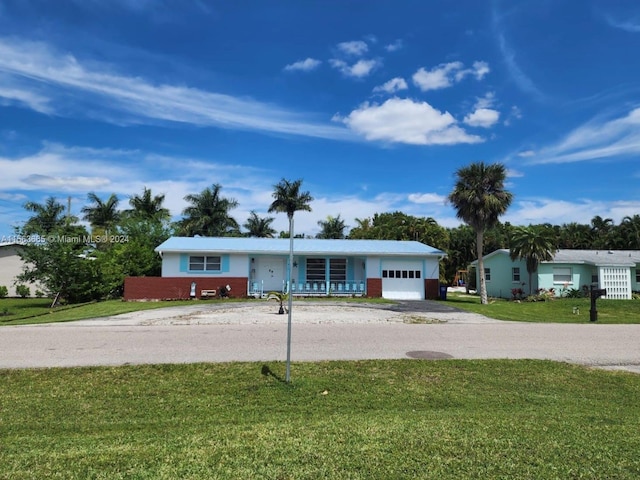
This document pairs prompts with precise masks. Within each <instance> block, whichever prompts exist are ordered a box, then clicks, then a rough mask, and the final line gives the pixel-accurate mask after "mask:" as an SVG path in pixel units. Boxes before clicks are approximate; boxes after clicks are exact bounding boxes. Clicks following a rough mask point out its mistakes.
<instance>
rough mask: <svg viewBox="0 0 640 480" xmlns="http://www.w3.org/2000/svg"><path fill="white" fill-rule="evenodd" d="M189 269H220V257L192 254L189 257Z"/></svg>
mask: <svg viewBox="0 0 640 480" xmlns="http://www.w3.org/2000/svg"><path fill="white" fill-rule="evenodd" d="M189 270H193V271H201V272H202V271H207V272H219V271H220V257H219V256H216V257H205V256H194V257H189Z"/></svg>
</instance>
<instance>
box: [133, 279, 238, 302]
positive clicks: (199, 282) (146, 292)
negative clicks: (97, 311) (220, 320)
mask: <svg viewBox="0 0 640 480" xmlns="http://www.w3.org/2000/svg"><path fill="white" fill-rule="evenodd" d="M247 280H248V279H247V278H246V277H244V278H243V277H230V278H229V277H227V278H225V277H216V278H211V277H208V278H193V277H127V278H125V280H124V299H125V300H127V301H128V300H178V299H188V298H189V294H190V292H191V282H196V296H197V298H200V292H201V291H202V290H218V291H219V289H220V287H222V286H226V285H229V286H230V287H231V291H230V292H229V296H230V297H246V296H247Z"/></svg>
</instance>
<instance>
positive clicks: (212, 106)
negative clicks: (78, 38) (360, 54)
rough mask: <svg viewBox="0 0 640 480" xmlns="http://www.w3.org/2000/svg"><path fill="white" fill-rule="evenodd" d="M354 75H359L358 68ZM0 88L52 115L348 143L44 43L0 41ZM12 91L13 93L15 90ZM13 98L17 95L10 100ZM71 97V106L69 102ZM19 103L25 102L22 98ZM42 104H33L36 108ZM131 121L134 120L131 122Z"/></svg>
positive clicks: (281, 116) (263, 109)
mask: <svg viewBox="0 0 640 480" xmlns="http://www.w3.org/2000/svg"><path fill="white" fill-rule="evenodd" d="M357 71H360V70H358V69H357ZM0 73H4V75H3V76H0V88H6V84H7V83H8V82H12V83H14V84H15V83H20V87H19V88H20V90H22V91H26V92H30V93H31V94H32V95H33V96H34V97H35V98H38V97H36V94H37V95H38V96H42V95H47V96H48V97H49V98H50V100H49V103H50V105H51V109H52V110H54V113H55V114H58V115H62V114H63V113H64V114H65V115H71V116H80V117H86V116H92V117H101V119H102V120H104V121H110V122H114V123H118V124H127V123H144V122H145V121H153V122H158V121H166V122H179V123H188V124H192V125H199V126H214V127H220V128H230V129H242V130H256V131H263V132H276V133H284V134H290V135H302V136H311V137H319V138H331V139H341V140H348V139H349V138H350V136H349V134H348V132H347V131H346V129H341V128H339V127H337V126H335V125H330V124H325V123H322V122H316V121H313V120H310V119H308V118H305V116H303V115H301V114H298V113H295V112H293V111H289V110H285V109H283V108H279V107H278V106H275V105H272V104H267V103H263V102H260V101H257V100H253V99H250V98H247V97H240V96H237V97H236V96H233V95H228V94H223V93H215V92H210V91H206V90H200V89H197V88H191V87H188V86H182V85H180V86H176V85H168V84H154V83H152V82H151V81H149V80H146V79H144V78H141V77H133V76H126V75H119V74H117V73H114V68H113V67H112V66H106V65H100V64H98V63H96V62H94V63H92V64H91V66H88V65H84V64H83V63H82V62H81V61H79V60H77V59H76V58H74V57H73V56H71V55H60V54H59V53H57V52H54V51H52V50H51V49H50V48H49V47H47V46H46V45H44V44H42V43H35V42H25V41H15V40H11V41H10V40H7V39H2V38H0ZM12 88H17V87H13V86H12ZM14 96H15V95H14ZM70 96H73V101H72V102H70V101H69V97H70ZM23 101H27V97H26V96H25V95H23ZM38 105H42V103H38V102H35V103H34V101H31V102H30V104H29V106H30V107H31V108H35V107H37V106H38ZM132 117H133V118H132Z"/></svg>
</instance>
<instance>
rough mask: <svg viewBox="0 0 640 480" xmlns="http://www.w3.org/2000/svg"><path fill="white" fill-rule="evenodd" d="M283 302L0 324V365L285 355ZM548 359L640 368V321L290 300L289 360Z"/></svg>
mask: <svg viewBox="0 0 640 480" xmlns="http://www.w3.org/2000/svg"><path fill="white" fill-rule="evenodd" d="M276 312H277V305H276V304H275V303H274V302H272V303H268V304H267V303H265V304H256V303H251V304H232V303H229V304H202V305H198V306H189V307H187V308H184V307H180V308H171V309H162V310H148V311H145V312H136V313H134V314H125V315H119V316H115V317H109V318H103V319H95V320H83V321H78V322H69V323H58V324H47V325H31V326H16V327H2V328H0V352H1V354H0V368H31V367H62V366H64V367H68V366H88V365H123V364H143V363H191V362H229V361H274V360H279V361H282V360H284V359H285V355H286V324H287V315H278V314H277V313H276ZM390 358H429V359H438V358H461V359H488V358H511V359H516V358H530V359H550V360H558V361H565V362H571V363H578V364H583V365H590V366H596V367H601V368H612V369H623V370H628V371H634V372H638V373H640V325H600V324H588V323H586V324H548V323H545V324H533V323H519V322H502V321H498V320H493V319H488V318H486V317H483V316H482V315H477V314H471V313H466V312H460V311H458V310H456V309H453V308H451V307H448V306H447V305H446V304H445V303H442V302H403V303H401V304H399V305H397V306H389V305H381V306H375V307H372V306H371V305H346V304H344V303H342V304H336V305H331V304H327V303H326V302H321V303H320V302H318V303H317V304H314V303H308V302H300V303H299V304H298V303H295V304H294V309H293V329H292V361H294V362H296V361H317V360H358V359H390Z"/></svg>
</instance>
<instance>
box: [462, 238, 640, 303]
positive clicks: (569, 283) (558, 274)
mask: <svg viewBox="0 0 640 480" xmlns="http://www.w3.org/2000/svg"><path fill="white" fill-rule="evenodd" d="M477 264H478V261H477V260H475V261H474V262H473V263H472V265H475V266H476V267H477ZM484 269H485V281H486V285H487V295H489V296H492V297H499V298H511V296H512V294H511V291H512V289H514V288H522V290H523V291H524V293H525V294H528V293H529V274H528V273H527V266H526V263H525V261H524V260H523V259H518V260H515V261H513V260H511V258H510V257H509V250H506V249H501V250H496V251H495V252H492V253H490V254H488V255H485V257H484ZM476 281H477V282H479V281H480V277H479V272H478V271H477V268H476ZM531 283H532V285H531V291H532V292H533V293H535V292H536V290H538V289H542V288H544V289H547V290H548V289H550V288H553V289H554V291H555V294H556V296H560V295H562V290H563V289H572V288H575V289H583V288H584V287H586V288H589V287H590V286H591V285H593V286H594V287H597V288H605V289H606V290H607V295H606V296H605V297H603V298H609V299H630V298H631V294H632V292H637V291H640V250H558V251H557V252H556V253H555V255H554V256H553V260H551V261H549V262H541V263H540V265H538V271H537V272H534V273H533V274H532V276H531ZM478 285H479V283H478Z"/></svg>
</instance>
